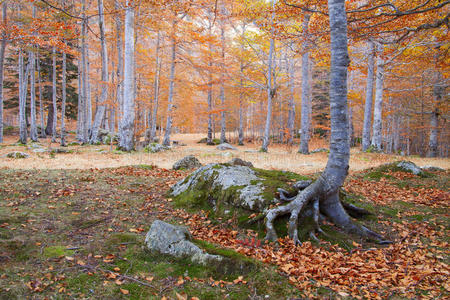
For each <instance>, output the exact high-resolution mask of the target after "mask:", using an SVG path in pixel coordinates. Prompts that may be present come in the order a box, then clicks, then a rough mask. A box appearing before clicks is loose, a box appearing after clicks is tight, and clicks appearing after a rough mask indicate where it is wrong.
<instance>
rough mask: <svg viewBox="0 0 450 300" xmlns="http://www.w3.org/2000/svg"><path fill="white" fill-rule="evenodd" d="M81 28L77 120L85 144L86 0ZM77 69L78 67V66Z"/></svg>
mask: <svg viewBox="0 0 450 300" xmlns="http://www.w3.org/2000/svg"><path fill="white" fill-rule="evenodd" d="M82 6H83V7H82V11H83V12H82V18H83V22H82V26H81V81H82V82H81V86H82V93H81V95H82V97H81V99H82V103H81V104H82V105H81V115H82V118H79V120H82V122H81V123H80V124H81V126H80V133H81V136H80V142H81V143H83V144H84V143H87V142H88V137H89V135H88V130H89V124H88V111H87V110H88V105H87V100H88V88H87V85H88V77H87V76H88V75H87V66H86V60H87V53H86V38H87V19H86V0H83V1H82ZM78 67H79V66H78Z"/></svg>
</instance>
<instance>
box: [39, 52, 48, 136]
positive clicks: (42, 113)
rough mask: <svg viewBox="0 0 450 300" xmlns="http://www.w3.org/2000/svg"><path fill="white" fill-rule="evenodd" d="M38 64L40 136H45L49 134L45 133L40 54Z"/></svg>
mask: <svg viewBox="0 0 450 300" xmlns="http://www.w3.org/2000/svg"><path fill="white" fill-rule="evenodd" d="M36 64H37V73H38V84H39V119H40V124H41V131H40V134H39V137H41V138H45V137H46V136H47V135H46V134H45V123H44V103H43V101H42V97H43V90H42V78H41V76H42V75H41V62H40V60H39V56H38V57H37V59H36Z"/></svg>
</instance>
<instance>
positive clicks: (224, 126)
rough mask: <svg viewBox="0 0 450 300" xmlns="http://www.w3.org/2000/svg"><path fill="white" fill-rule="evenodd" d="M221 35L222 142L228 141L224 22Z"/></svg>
mask: <svg viewBox="0 0 450 300" xmlns="http://www.w3.org/2000/svg"><path fill="white" fill-rule="evenodd" d="M220 36H221V41H222V45H221V48H222V49H221V50H222V53H221V56H222V57H221V58H222V61H221V64H222V70H221V75H220V104H221V106H222V107H221V112H220V143H226V142H227V138H226V136H225V134H226V131H227V128H226V126H227V121H226V118H225V84H224V76H223V73H224V72H225V28H224V25H223V23H222V24H221V27H220Z"/></svg>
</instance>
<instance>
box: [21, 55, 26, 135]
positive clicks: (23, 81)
mask: <svg viewBox="0 0 450 300" xmlns="http://www.w3.org/2000/svg"><path fill="white" fill-rule="evenodd" d="M26 81H27V78H26V75H24V72H23V52H22V48H19V136H20V142H21V143H22V144H26V143H27V123H26V115H25V110H26V103H27V89H26V88H25V87H24V86H25V85H26Z"/></svg>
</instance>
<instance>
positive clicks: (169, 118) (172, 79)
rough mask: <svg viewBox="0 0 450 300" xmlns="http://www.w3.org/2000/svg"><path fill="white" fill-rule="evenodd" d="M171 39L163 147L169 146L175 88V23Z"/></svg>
mask: <svg viewBox="0 0 450 300" xmlns="http://www.w3.org/2000/svg"><path fill="white" fill-rule="evenodd" d="M173 30H174V32H173V34H174V36H173V38H172V59H171V62H170V82H169V98H168V100H167V102H168V104H167V123H166V132H165V134H164V139H163V142H162V144H163V145H164V146H170V133H171V131H172V110H173V94H174V88H175V63H176V61H175V60H176V52H177V42H176V40H175V39H176V37H175V22H174V23H173Z"/></svg>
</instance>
